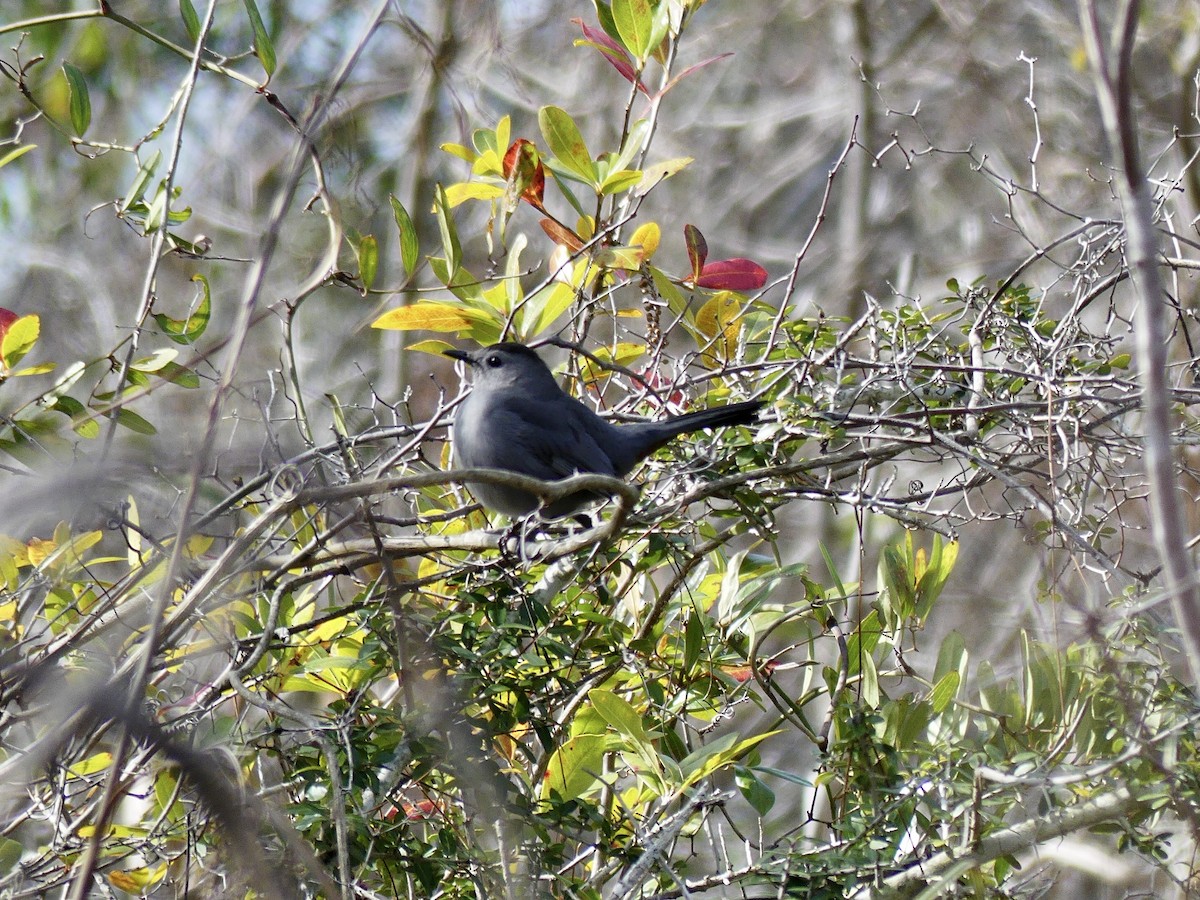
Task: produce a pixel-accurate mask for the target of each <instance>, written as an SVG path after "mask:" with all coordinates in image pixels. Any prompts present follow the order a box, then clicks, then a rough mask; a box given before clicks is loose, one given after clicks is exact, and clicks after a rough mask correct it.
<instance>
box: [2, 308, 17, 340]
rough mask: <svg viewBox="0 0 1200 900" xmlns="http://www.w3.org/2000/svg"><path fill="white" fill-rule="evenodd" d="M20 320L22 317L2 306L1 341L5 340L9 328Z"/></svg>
mask: <svg viewBox="0 0 1200 900" xmlns="http://www.w3.org/2000/svg"><path fill="white" fill-rule="evenodd" d="M19 318H21V317H20V316H18V315H17V314H16V313H15V312H13V311H12V310H11V309H5V308H4V307H3V306H0V340H2V339H3V338H4V332H6V331H8V326H9V325H11V324H12V323H13V322H15V321H17V319H19Z"/></svg>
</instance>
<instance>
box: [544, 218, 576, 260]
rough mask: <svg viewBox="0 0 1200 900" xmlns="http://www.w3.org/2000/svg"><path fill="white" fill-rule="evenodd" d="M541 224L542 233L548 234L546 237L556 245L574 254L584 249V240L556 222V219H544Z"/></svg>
mask: <svg viewBox="0 0 1200 900" xmlns="http://www.w3.org/2000/svg"><path fill="white" fill-rule="evenodd" d="M540 224H541V226H542V231H544V232H546V235H547V236H548V237H549V238H550V240H552V241H554V243H556V244H562V245H563V246H565V247H568V248H569V249H570V250H571V252H572V253H578V252H579V251H580V250H582V249H583V238H581V237H580V236H579V235H577V234H576V233H575V232H573V231H572V230H571V229H570V228H568V227H567V226H566V225H563V224H562V223H561V222H556V221H554V219H542V220H541V223H540Z"/></svg>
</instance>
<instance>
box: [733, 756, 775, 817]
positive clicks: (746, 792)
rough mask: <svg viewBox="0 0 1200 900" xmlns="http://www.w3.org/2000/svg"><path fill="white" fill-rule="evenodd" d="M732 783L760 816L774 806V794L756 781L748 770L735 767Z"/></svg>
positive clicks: (755, 777) (742, 767) (756, 778)
mask: <svg viewBox="0 0 1200 900" xmlns="http://www.w3.org/2000/svg"><path fill="white" fill-rule="evenodd" d="M733 773H734V775H733V778H734V782H735V783H736V784H737V786H738V790H739V791H741V792H742V796H743V797H745V798H746V801H747V802H748V803H749V804H750V806H751V807H752V808H753V809H754V811H755V812H756V813H758V814H759V815H760V816H765V815H766V814H767V813H769V812H770V811H771V807H772V806H774V805H775V792H774V791H773V790H771V789H770V788H769V787H767V786H766V785H765V784H763V783H762V782H761V781H759V780H758V776H757V775H755V774H754V773H753V772H752V771H750V769H747V768H745V767H744V766H736V767H734V770H733Z"/></svg>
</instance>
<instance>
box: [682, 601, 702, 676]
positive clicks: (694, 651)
mask: <svg viewBox="0 0 1200 900" xmlns="http://www.w3.org/2000/svg"><path fill="white" fill-rule="evenodd" d="M703 649H704V622H703V621H702V620H701V618H700V612H699V611H698V610H692V614H691V615H690V616H688V620H687V624H686V625H685V626H684V628H683V671H684V672H685V673H686V672H691V671H692V669H693V668H695V666H696V663H697V662H699V660H700V651H701V650H703Z"/></svg>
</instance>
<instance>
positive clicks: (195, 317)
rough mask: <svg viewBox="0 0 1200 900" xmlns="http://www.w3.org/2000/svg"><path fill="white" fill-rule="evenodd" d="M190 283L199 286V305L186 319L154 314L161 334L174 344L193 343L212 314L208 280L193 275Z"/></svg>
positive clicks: (203, 329)
mask: <svg viewBox="0 0 1200 900" xmlns="http://www.w3.org/2000/svg"><path fill="white" fill-rule="evenodd" d="M192 281H194V282H196V283H197V284H198V285H200V305H199V306H197V307H196V309H195V310H193V311H192V313H191V314H190V315H189V316H188V317H187V318H186V319H172V318H171V317H170V316H168V315H165V314H163V313H155V314H154V321H155V322H157V323H158V327H159V328H161V329H162V331H163V334H165V335H166V336H167V337H168V338H170V339H171V340H172V341H174V342H175V343H176V344H193V343H195V342H196V341H197V340H198V339H199V338H200V336H201V335H202V334H204V331H205V329H207V328H208V320H209V317H210V315H211V313H212V293H211V291H210V290H209V287H208V279H207V278H205V277H204V276H203V275H193V276H192Z"/></svg>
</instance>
